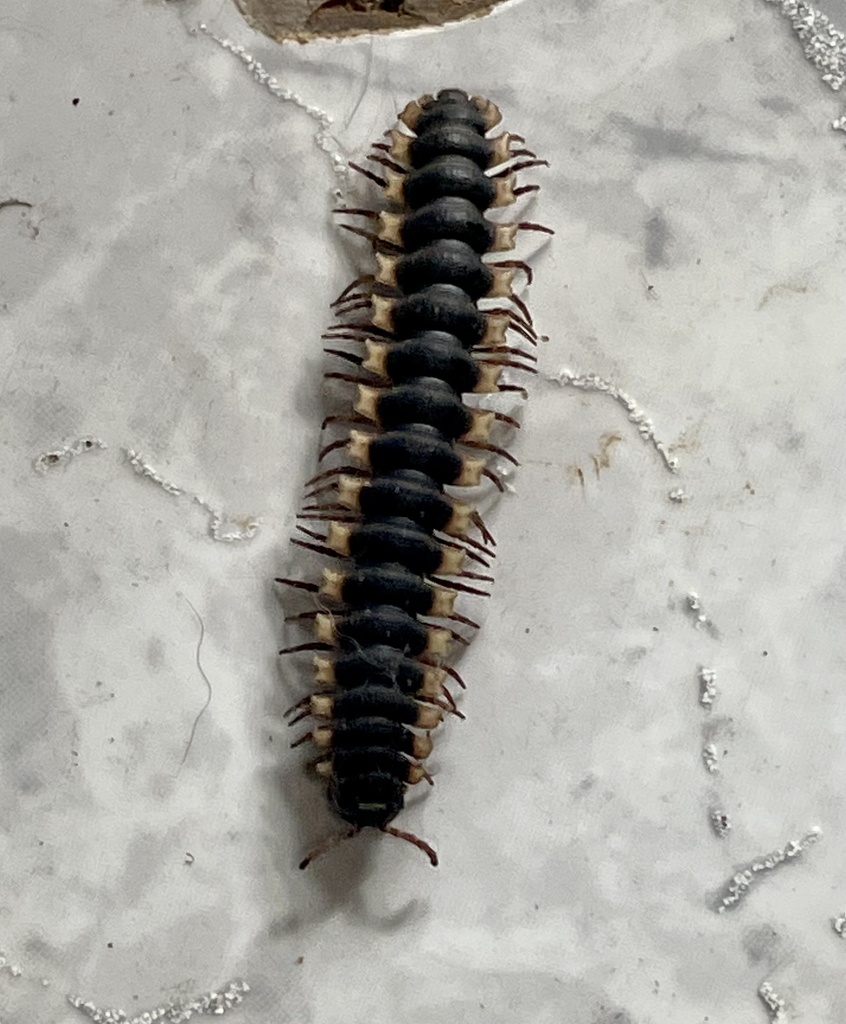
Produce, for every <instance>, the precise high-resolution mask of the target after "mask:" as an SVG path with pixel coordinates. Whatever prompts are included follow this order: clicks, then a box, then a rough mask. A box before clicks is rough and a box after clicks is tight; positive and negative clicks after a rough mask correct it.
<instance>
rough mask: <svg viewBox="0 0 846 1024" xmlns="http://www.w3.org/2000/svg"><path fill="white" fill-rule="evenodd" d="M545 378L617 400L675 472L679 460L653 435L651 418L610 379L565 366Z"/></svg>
mask: <svg viewBox="0 0 846 1024" xmlns="http://www.w3.org/2000/svg"><path fill="white" fill-rule="evenodd" d="M547 379H548V380H551V381H553V382H555V383H556V384H560V385H561V386H562V387H571V388H579V389H580V390H581V391H598V392H600V393H602V394H605V395H608V396H609V397H610V398H613V399H614V401H615V402H617V404H618V405H621V406H622V407H623V408H624V409H625V410H626V412H627V413H628V414H629V421H630V422H631V423H634V424H635V426H636V427H637V432H638V433H639V434H640V436H641V437H642V438H643V440H644V441H646V443H647V444H650V445H651V446H652V447H653V448H654V449H655V451H656V452H658V454H659V455H660V456H661V459H662V461H663V463H664V465H665V466H666V467H667V469H668V470H669V471H670V472H671V473H675V472H676V471H677V470H678V466H679V460H678V459H677V458H675V457H674V456H672V455H670V453H669V451H668V450H667V446H666V444H664V442H663V441H659V440H658V438H657V437H656V436H655V428H654V426H653V423H652V420H651V419H650V418H649V417H648V416H647V415H646V413H645V412H644V411H643V409H641V408H640V406H639V405H638V404H637V402H636V401H635V400H634V398H632V396H631V395H629V394H627V393H626V392H625V391H623V390H622V389H621V388H618V387H617V385H616V384H614V383H613V382H612V381H610V380H605V378H603V377H599V376H597V375H596V374H593V373H589V374H576V373H572V372H571V371H570V370H568V369H566V368H565V369H562V370H561V372H560V373H559V374H558V376H557V377H548V378H547Z"/></svg>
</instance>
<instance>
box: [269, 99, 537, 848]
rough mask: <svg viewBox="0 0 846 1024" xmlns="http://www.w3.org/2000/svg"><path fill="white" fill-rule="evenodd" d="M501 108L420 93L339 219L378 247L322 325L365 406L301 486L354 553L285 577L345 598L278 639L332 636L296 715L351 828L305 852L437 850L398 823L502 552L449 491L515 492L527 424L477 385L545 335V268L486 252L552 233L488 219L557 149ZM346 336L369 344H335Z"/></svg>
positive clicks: (324, 597) (316, 517) (345, 550)
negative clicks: (465, 596) (362, 835)
mask: <svg viewBox="0 0 846 1024" xmlns="http://www.w3.org/2000/svg"><path fill="white" fill-rule="evenodd" d="M499 120H500V113H499V110H498V109H497V107H496V106H495V105H494V104H493V103H491V102H490V101H489V100H484V99H480V98H478V97H469V96H468V95H467V94H466V93H464V92H462V91H461V90H458V89H445V90H443V91H441V92H440V93H438V95H437V97H436V98H433V97H432V96H423V97H421V98H420V99H419V100H415V101H413V102H411V103H409V104H408V106H407V107H406V108H405V109H404V110H403V111H402V113H401V114H400V115H399V125H398V127H397V128H395V129H393V130H391V131H390V132H388V133H387V137H388V141H385V142H379V143H376V144H375V145H374V147H373V152H372V153H371V154H370V156H369V159H370V160H371V161H373V162H375V163H377V164H379V165H382V167H383V168H384V174H383V175H380V174H376V173H374V172H373V171H370V170H367V169H365V168H363V167H360V166H358V165H356V164H352V165H351V166H352V167H354V168H355V169H356V170H357V171H360V172H361V173H362V174H364V175H365V176H366V177H368V178H369V179H371V180H372V181H373V182H374V183H376V184H377V185H379V187H380V188H381V189H382V190H383V196H384V200H385V208H384V209H381V210H369V209H360V208H349V207H345V208H342V209H340V210H337V211H336V212H337V213H341V214H345V215H347V216H355V217H362V218H364V219H365V221H366V222H369V223H368V224H367V225H366V226H365V227H361V226H358V225H355V224H352V225H351V224H343V225H342V227H344V228H346V229H347V230H348V231H352V232H354V233H356V234H359V235H364V236H365V237H366V238H367V239H368V240H369V241H370V242H371V243H372V246H373V249H374V253H375V258H376V264H377V270H376V273H375V274H371V275H366V276H364V277H360V278H358V279H357V280H355V281H353V283H352V284H351V285H350V286H349V288H347V289H346V290H345V291H344V293H343V294H342V295H341V296H340V297H339V298H338V300H336V302H335V303H334V308H335V311H336V313H337V315H338V318H339V319H338V322H337V323H336V324H335V325H333V326H332V327H331V328H330V329H329V330H328V331H327V333H326V334H325V335H324V337H325V338H327V339H329V340H330V342H331V344H332V346H333V347H329V348H327V351H328V352H329V353H330V354H331V355H333V356H334V357H337V358H339V359H342V360H345V361H346V362H348V363H352V364H354V365H355V366H356V367H357V371H356V372H355V373H350V372H347V371H343V372H342V371H330V372H328V373H327V374H326V376H327V377H329V378H334V379H340V380H343V381H349V382H351V383H353V384H355V385H356V387H357V394H356V398H355V401H354V405H353V411H352V413H351V414H349V415H344V416H331V417H328V418H327V421H326V423H327V424H328V423H330V422H331V423H336V424H338V423H340V424H351V427H350V429H348V431H347V433H346V434H345V435H344V436H343V437H340V438H339V439H338V440H336V441H333V442H331V443H329V444H327V445H326V446H325V447H324V449H323V451H322V452H321V453H320V458H321V460H322V459H324V458H326V457H327V456H329V455H330V454H331V453H333V452H341V451H343V453H344V456H343V460H342V463H341V464H340V465H336V466H333V467H332V468H329V469H327V470H324V471H323V472H321V473H319V474H318V475H317V476H315V477H314V478H313V479H312V480H310V481H309V483H308V485H307V488H308V493H307V496H306V501H307V504H306V505H305V506H304V507H303V510H302V513H301V518H302V519H305V520H313V521H325V522H327V523H328V528H327V532H326V533H320V532H317V531H316V530H313V529H311V528H309V527H306V526H302V525H301V526H300V527H299V530H300V531H301V532H302V533H303V534H304V535H305V537H304V538H297V539H295V540H294V543H295V544H299V545H301V546H302V547H306V548H309V549H311V550H314V551H318V552H321V553H323V554H326V555H330V556H333V557H336V558H340V559H342V560H343V563H344V564H343V566H342V567H341V568H327V569H325V570H324V572H323V579H322V582H321V583H320V584H317V583H309V582H304V581H300V580H288V579H282V580H279V582H282V583H286V584H288V585H290V586H292V587H296V588H298V589H301V590H307V591H311V592H313V593H316V594H318V595H319V598H320V601H321V604H322V605H323V607H324V609H325V608H329V609H332V610H330V611H325V610H324V611H308V612H305V613H302V614H300V615H297V616H292V618H298V619H304V620H314V627H315V631H316V637H315V639H314V641H312V642H309V643H305V644H299V645H296V646H294V647H289V648H286V649H285V650H284V651H283V652H281V653H285V654H287V653H292V652H295V651H302V650H314V651H317V652H318V653H317V654H316V655H315V659H314V666H315V681H316V686H317V689H316V692H314V693H312V694H311V695H309V696H308V697H306V698H305V699H304V700H303V701H300V702H299V703H298V704H297V705H295V708H294V709H292V710H295V709H298V710H299V711H300V713H299V714H298V715H297V716H296V718H294V719H293V721H299V720H300V719H301V718H304V717H307V716H314V718H315V719H316V724H315V725H314V726H313V728H311V730H310V731H309V732H307V733H306V734H305V735H304V736H302V737H300V739H299V740H297V741H296V742H295V744H294V746H296V745H298V744H299V743H303V742H306V741H311V742H312V743H313V744H314V745H315V746H316V747H317V749H318V751H319V752H320V756H319V758H318V760H317V761H316V762H315V767H316V769H317V771H318V772H319V773H320V774H321V775H323V776H325V777H326V778H327V780H328V783H329V798H330V801H331V804H332V806H333V808H334V809H335V811H336V812H337V813H338V814H339V815H340V817H341V818H342V819H343V820H344V821H346V822H347V823H348V825H349V828H348V830H347V831H346V832H342V833H340V834H339V835H337V836H333V837H332V838H331V839H329V840H328V841H327V842H325V843H324V844H322V845H321V846H320V847H318V848H317V849H316V850H315V851H313V852H312V853H311V854H309V856H308V857H306V858H305V860H303V861H302V863H301V864H300V867H305V866H306V865H307V864H308V863H309V862H310V861H311V860H313V859H314V857H316V856H318V855H319V854H321V853H323V852H324V851H325V850H326V849H328V848H329V847H331V846H333V845H335V844H336V843H337V842H339V841H341V840H342V839H345V838H348V837H350V836H353V835H355V834H356V833H358V832H359V831H360V830H361V829H363V828H376V829H380V830H381V831H383V832H387V833H390V834H392V835H395V836H398V837H400V838H402V839H406V840H408V841H409V842H412V843H414V844H415V845H416V846H418V847H419V848H421V849H422V850H423V851H424V852H425V853H426V854H427V855H428V856H429V859H430V860H431V862H432V864H433V865H434V864H437V855H436V854H435V852H434V850H433V849H432V848H431V847H430V846H429V845H428V844H427V843H425V842H424V841H423V840H421V839H419V838H418V837H416V836H413V835H411V834H409V833H407V832H402V831H400V830H398V829H396V828H394V827H392V826H391V824H390V822H391V821H393V819H394V818H395V817H396V815H397V814H398V813H399V811H400V810H401V809H402V807H403V802H404V795H405V791H406V788H407V787H408V786H409V785H411V784H414V783H416V782H419V781H421V780H422V779H427V780H428V781H430V782H431V778H430V776H429V774H428V773H427V771H426V769H425V768H424V767H423V764H422V762H423V761H424V760H425V758H426V757H427V756H428V754H429V752H430V751H431V749H432V740H431V737H430V731H431V730H432V729H434V728H435V727H436V726H437V725H438V723H439V722H440V721H441V718H442V716H443V714H444V713H455V714H459V712H458V711H457V709H456V707H455V702H454V700H453V698H452V695H451V694H450V692H449V690H448V688H447V686H446V685H445V684H446V681H447V679H448V677H452V678H453V679H455V680H456V681H457V682H458V683H459V684H460V685H462V686H463V685H464V684H463V682H462V680H461V678H460V676H459V675H458V673H457V672H456V671H455V670H454V669H453V668H451V667H449V666H448V665H446V664H445V659H446V658H447V656H448V653H449V649H450V647H451V646H452V644H453V643H456V642H457V643H466V642H467V641H466V638H465V637H464V636H463V635H462V633H460V632H459V631H457V630H456V629H454V628H452V625H451V623H456V624H461V625H463V626H467V627H471V628H472V627H475V625H476V624H475V623H474V622H472V621H471V620H470V619H468V618H466V617H465V616H462V615H460V614H458V613H457V612H456V611H455V608H454V605H455V600H456V597H457V596H458V595H459V594H461V593H471V594H480V595H485V596H486V595H487V591H485V590H483V589H481V588H480V584H484V583H488V582H491V581H492V578H491V577H490V576H488V575H486V574H484V573H480V572H478V571H477V568H476V566H480V567H482V568H486V567H488V565H489V559H490V558H492V557H493V551H492V549H491V546H492V545H493V543H494V541H493V537H492V536H491V535H490V533H489V532H488V530H487V527H486V526H485V524H484V522H483V521H482V519H481V516H480V515H479V513H478V511H477V510H476V509H475V508H474V507H473V506H472V505H470V504H468V503H466V502H464V501H460V500H457V499H456V498H455V497H454V496H452V493H451V491H450V492H448V491H447V490H446V489H447V488H454V487H459V488H460V487H476V486H477V485H479V484H480V483H481V481H482V478H483V477H486V478H489V479H490V480H491V481H492V482H493V483H494V484H495V485H496V486H497V487H499V488H500V489H502V488H503V484H502V481H501V480H500V478H499V477H498V475H497V474H496V473H495V472H493V470H492V469H490V468H489V467H488V465H487V461H488V458H489V457H490V455H491V454H492V453H495V454H498V455H501V456H503V457H505V458H507V459H511V461H516V460H514V459H513V457H512V456H511V455H510V454H509V453H508V452H507V451H505V450H504V449H503V448H501V447H500V446H498V445H496V444H494V443H493V442H492V440H491V432H492V430H493V429H494V427H495V425H496V424H497V422H498V421H499V422H503V423H505V424H507V425H510V426H517V425H518V424H517V423H516V421H515V420H514V419H512V418H511V417H510V416H506V415H505V414H503V413H501V412H495V411H492V410H489V409H482V408H478V407H475V406H473V405H471V404H469V403H468V402H466V401H465V400H464V397H463V396H465V395H468V394H471V393H475V394H486V393H495V392H500V391H514V390H517V391H520V390H522V388H521V387H520V386H519V385H516V384H507V383H503V382H502V381H501V375H502V373H503V370H504V368H505V367H514V368H518V369H521V370H526V371H528V372H534V368H533V363H534V361H535V358H534V356H533V355H532V354H531V351H530V350H527V348H526V343H529V344H530V345H535V344H536V343H537V337H536V334H535V331H534V328H533V326H532V320H531V317H530V315H529V313H528V310H527V309H526V307H525V305H524V304H523V302H522V300H521V299H520V298H519V297H518V296H517V295H516V294H515V293H514V291H513V282H514V279H515V275H516V274H518V273H523V274H525V275H526V277H527V279H529V280H531V270H530V269H529V267H528V266H527V265H526V264H525V263H523V262H522V261H519V260H502V259H496V260H489V259H485V258H483V257H486V256H489V255H490V254H498V253H502V252H505V251H507V250H510V249H513V248H514V245H515V238H516V236H517V233H518V231H520V230H521V229H522V230H529V231H541V232H546V233H549V234H551V233H552V232H551V230H550V229H549V228H546V227H543V226H542V225H540V224H535V223H531V222H526V221H521V222H502V221H500V222H497V221H495V220H492V219H489V218H488V217H487V216H486V212H487V211H489V210H494V209H496V208H498V207H504V206H508V205H510V204H511V203H513V202H514V201H515V199H516V197H518V196H519V195H521V194H523V193H526V192H530V191H534V190H536V189H537V188H538V186H537V185H523V186H520V187H515V176H516V174H517V173H518V172H519V171H520V170H523V169H525V168H527V167H532V166H536V165H539V164H543V163H545V161H542V160H538V159H537V158H536V157H535V155H534V153H532V152H530V151H529V150H528V149H526V148H525V147H524V146H523V145H522V144H523V142H524V140H523V139H522V138H521V137H519V136H514V135H509V134H507V133H503V134H500V135H498V136H496V137H490V135H489V133H490V131H491V129H493V128H494V126H495V125H497V124H498V123H499ZM344 342H354V343H356V346H357V350H356V351H351V350H348V349H346V348H337V347H334V346H336V345H338V344H339V343H344ZM362 348H363V351H362ZM476 534H478V536H476ZM305 538H307V539H305ZM470 566H474V567H473V568H471V567H470ZM432 619H434V620H435V621H434V622H432V621H430V620H432Z"/></svg>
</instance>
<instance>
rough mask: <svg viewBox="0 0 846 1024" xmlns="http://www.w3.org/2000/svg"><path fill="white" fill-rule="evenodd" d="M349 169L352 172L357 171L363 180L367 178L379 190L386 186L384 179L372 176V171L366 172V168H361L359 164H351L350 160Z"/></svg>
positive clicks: (376, 175) (375, 175)
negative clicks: (350, 168) (362, 176)
mask: <svg viewBox="0 0 846 1024" xmlns="http://www.w3.org/2000/svg"><path fill="white" fill-rule="evenodd" d="M350 167H352V169H353V170H354V171H358V173H359V174H363V175H364V177H365V178H369V179H370V180H371V181H372V182H375V183H376V184H377V185H378V186H379V188H385V187H386V186H387V184H388V182H387V181H386V179H385V178H382V177H380V176H379V175H378V174H374V173H373V172H372V171H368V170H367V168H366V167H362V166H361V165H360V164H357V163H353V161H352V160H350Z"/></svg>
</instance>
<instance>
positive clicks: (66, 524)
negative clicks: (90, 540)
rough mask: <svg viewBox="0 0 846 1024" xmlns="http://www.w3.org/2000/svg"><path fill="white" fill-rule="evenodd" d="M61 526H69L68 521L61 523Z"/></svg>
mask: <svg viewBox="0 0 846 1024" xmlns="http://www.w3.org/2000/svg"><path fill="white" fill-rule="evenodd" d="M62 526H70V523H62Z"/></svg>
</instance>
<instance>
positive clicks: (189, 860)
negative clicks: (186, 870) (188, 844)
mask: <svg viewBox="0 0 846 1024" xmlns="http://www.w3.org/2000/svg"><path fill="white" fill-rule="evenodd" d="M185 863H186V864H187V865H188V866H189V867H190V865H191V864H193V863H194V854H193V853H186V854H185Z"/></svg>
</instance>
